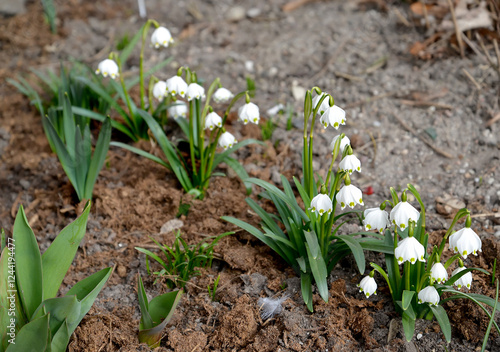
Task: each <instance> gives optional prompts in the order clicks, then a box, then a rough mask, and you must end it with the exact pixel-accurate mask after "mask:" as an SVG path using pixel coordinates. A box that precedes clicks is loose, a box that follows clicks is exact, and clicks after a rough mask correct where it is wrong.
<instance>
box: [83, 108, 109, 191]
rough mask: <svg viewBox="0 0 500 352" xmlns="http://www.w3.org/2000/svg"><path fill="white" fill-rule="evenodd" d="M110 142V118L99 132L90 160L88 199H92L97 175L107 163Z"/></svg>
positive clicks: (86, 185) (87, 183)
mask: <svg viewBox="0 0 500 352" xmlns="http://www.w3.org/2000/svg"><path fill="white" fill-rule="evenodd" d="M110 141H111V119H110V118H109V117H108V118H106V120H105V121H104V123H103V124H102V127H101V131H100V132H99V137H98V138H97V143H96V146H95V150H94V155H92V159H91V160H90V165H89V169H88V174H87V175H86V176H87V179H86V182H85V191H84V197H85V198H86V199H92V191H93V189H94V185H95V182H96V180H97V175H99V172H100V171H101V169H102V167H103V165H104V162H105V161H106V155H107V154H108V150H109V143H110Z"/></svg>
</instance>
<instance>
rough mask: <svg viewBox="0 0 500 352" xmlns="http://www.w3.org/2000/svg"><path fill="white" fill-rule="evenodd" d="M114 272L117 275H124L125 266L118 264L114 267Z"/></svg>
mask: <svg viewBox="0 0 500 352" xmlns="http://www.w3.org/2000/svg"><path fill="white" fill-rule="evenodd" d="M116 273H117V274H118V276H119V277H122V278H123V277H126V276H127V268H126V267H124V266H123V265H118V267H117V268H116Z"/></svg>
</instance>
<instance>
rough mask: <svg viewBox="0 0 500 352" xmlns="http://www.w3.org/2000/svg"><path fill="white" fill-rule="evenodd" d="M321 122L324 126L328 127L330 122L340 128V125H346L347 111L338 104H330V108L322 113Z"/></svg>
mask: <svg viewBox="0 0 500 352" xmlns="http://www.w3.org/2000/svg"><path fill="white" fill-rule="evenodd" d="M325 100H326V99H325ZM320 122H321V124H322V125H323V127H324V128H327V127H328V124H330V125H331V126H332V127H333V128H335V129H336V130H338V129H339V127H340V125H345V111H344V110H343V109H341V108H339V107H338V106H337V105H334V106H328V109H326V111H325V112H324V113H323V115H321V119H320Z"/></svg>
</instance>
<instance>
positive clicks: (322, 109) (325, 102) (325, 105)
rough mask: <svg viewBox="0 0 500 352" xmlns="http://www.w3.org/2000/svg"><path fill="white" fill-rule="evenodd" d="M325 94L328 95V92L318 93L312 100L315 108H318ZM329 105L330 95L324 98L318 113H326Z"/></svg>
mask: <svg viewBox="0 0 500 352" xmlns="http://www.w3.org/2000/svg"><path fill="white" fill-rule="evenodd" d="M325 95H326V93H321V94H320V95H316V96H315V97H314V98H313V100H312V106H313V109H316V106H318V103H319V101H320V100H321V98H322V97H323V96H325ZM329 107H330V99H329V98H328V97H326V98H325V99H323V102H322V103H321V106H320V107H319V109H318V113H319V114H320V115H323V114H324V113H325V111H326V110H328V108H329Z"/></svg>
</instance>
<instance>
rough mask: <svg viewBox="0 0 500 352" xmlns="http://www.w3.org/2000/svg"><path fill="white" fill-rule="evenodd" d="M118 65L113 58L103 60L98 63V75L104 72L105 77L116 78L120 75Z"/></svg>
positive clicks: (96, 71)
mask: <svg viewBox="0 0 500 352" xmlns="http://www.w3.org/2000/svg"><path fill="white" fill-rule="evenodd" d="M118 71H119V70H118V65H117V64H116V62H114V61H113V60H111V59H106V60H103V61H101V62H100V63H99V65H97V70H95V73H96V75H98V74H102V75H103V76H104V77H108V76H110V77H111V78H113V79H115V78H116V77H118V75H119V72H118Z"/></svg>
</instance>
